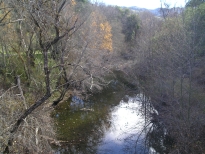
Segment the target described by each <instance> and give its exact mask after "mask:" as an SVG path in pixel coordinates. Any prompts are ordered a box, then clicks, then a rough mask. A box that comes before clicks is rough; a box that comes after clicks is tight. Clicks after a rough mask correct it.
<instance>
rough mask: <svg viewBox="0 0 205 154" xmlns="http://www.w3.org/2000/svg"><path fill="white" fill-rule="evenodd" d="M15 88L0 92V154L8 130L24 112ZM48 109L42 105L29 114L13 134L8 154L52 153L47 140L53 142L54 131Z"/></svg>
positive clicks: (8, 135)
mask: <svg viewBox="0 0 205 154" xmlns="http://www.w3.org/2000/svg"><path fill="white" fill-rule="evenodd" d="M15 88H16V87H12V88H10V89H8V90H7V91H4V92H3V90H2V91H1V96H0V153H2V152H3V151H4V150H5V147H6V146H7V143H8V139H9V137H10V135H11V134H10V129H11V128H12V126H13V124H14V123H15V122H16V120H17V119H18V118H19V116H20V115H21V114H22V112H24V111H25V107H24V103H23V99H22V97H20V96H19V95H18V94H15V92H14V91H15ZM50 111H51V110H50V109H49V107H47V106H46V105H43V106H42V107H41V109H39V110H35V111H34V112H33V113H32V114H30V115H29V116H28V117H27V118H26V119H24V123H22V124H21V125H20V127H19V129H18V131H17V132H16V133H15V134H14V136H13V137H14V142H13V146H11V147H10V148H9V150H10V153H52V148H51V146H50V144H49V140H50V141H51V140H54V139H53V137H54V136H55V133H54V132H55V131H54V130H53V125H52V124H53V121H52V119H51V118H50Z"/></svg>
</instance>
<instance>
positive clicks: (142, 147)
mask: <svg viewBox="0 0 205 154" xmlns="http://www.w3.org/2000/svg"><path fill="white" fill-rule="evenodd" d="M141 99H142V96H141V95H127V93H126V92H124V91H113V90H109V89H108V90H106V91H105V92H103V93H101V94H96V95H95V96H92V97H91V98H90V100H89V101H82V100H81V99H80V98H78V97H73V98H72V99H71V100H68V101H67V102H64V103H62V104H61V105H60V106H59V107H58V109H56V111H55V113H54V116H55V119H56V123H57V128H58V132H57V133H58V139H59V140H62V141H64V142H62V143H61V146H59V147H57V148H56V154H124V153H125V154H133V153H136V154H148V153H149V154H150V153H155V152H154V150H153V148H151V147H149V146H148V143H147V140H146V133H147V131H148V130H150V127H151V126H149V120H148V119H146V120H145V116H144V114H143V107H142V102H141Z"/></svg>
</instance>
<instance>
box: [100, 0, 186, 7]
mask: <svg viewBox="0 0 205 154" xmlns="http://www.w3.org/2000/svg"><path fill="white" fill-rule="evenodd" d="M161 1H163V2H166V3H168V4H170V6H171V7H174V6H176V7H183V6H184V5H185V1H186V0H161ZM98 2H102V3H105V4H106V5H118V6H127V7H129V6H137V7H141V8H147V9H155V8H159V7H161V3H160V0H98Z"/></svg>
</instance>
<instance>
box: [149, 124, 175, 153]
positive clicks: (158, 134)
mask: <svg viewBox="0 0 205 154" xmlns="http://www.w3.org/2000/svg"><path fill="white" fill-rule="evenodd" d="M152 126H153V127H152V130H151V131H150V132H149V133H148V134H147V138H148V140H149V145H150V146H151V147H153V148H154V149H155V151H156V152H158V153H160V154H161V153H163V154H166V153H169V151H170V150H171V148H172V146H173V145H174V140H173V139H172V138H171V137H170V136H169V134H167V132H166V129H165V128H164V126H163V123H162V122H159V121H158V122H154V123H153V125H152Z"/></svg>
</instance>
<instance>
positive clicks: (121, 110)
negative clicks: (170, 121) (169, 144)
mask: <svg viewBox="0 0 205 154" xmlns="http://www.w3.org/2000/svg"><path fill="white" fill-rule="evenodd" d="M126 97H128V96H126ZM139 100H140V99H139V96H136V97H128V98H127V100H126V101H127V102H125V101H124V100H122V101H120V104H119V105H118V106H116V107H114V109H113V111H112V113H111V127H110V128H109V129H108V130H106V132H105V134H104V137H103V141H102V143H101V144H100V145H99V148H98V153H99V154H107V153H117V154H122V153H131V154H133V153H137V154H138V153H148V151H149V149H147V148H146V146H145V145H144V142H142V139H144V138H145V135H146V134H145V133H146V131H144V130H143V128H144V126H145V125H146V122H145V119H144V117H143V116H142V115H141V114H140V113H141V102H140V101H139ZM147 128H148V127H147ZM137 140H138V141H139V142H138V145H137V144H136V141H137Z"/></svg>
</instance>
